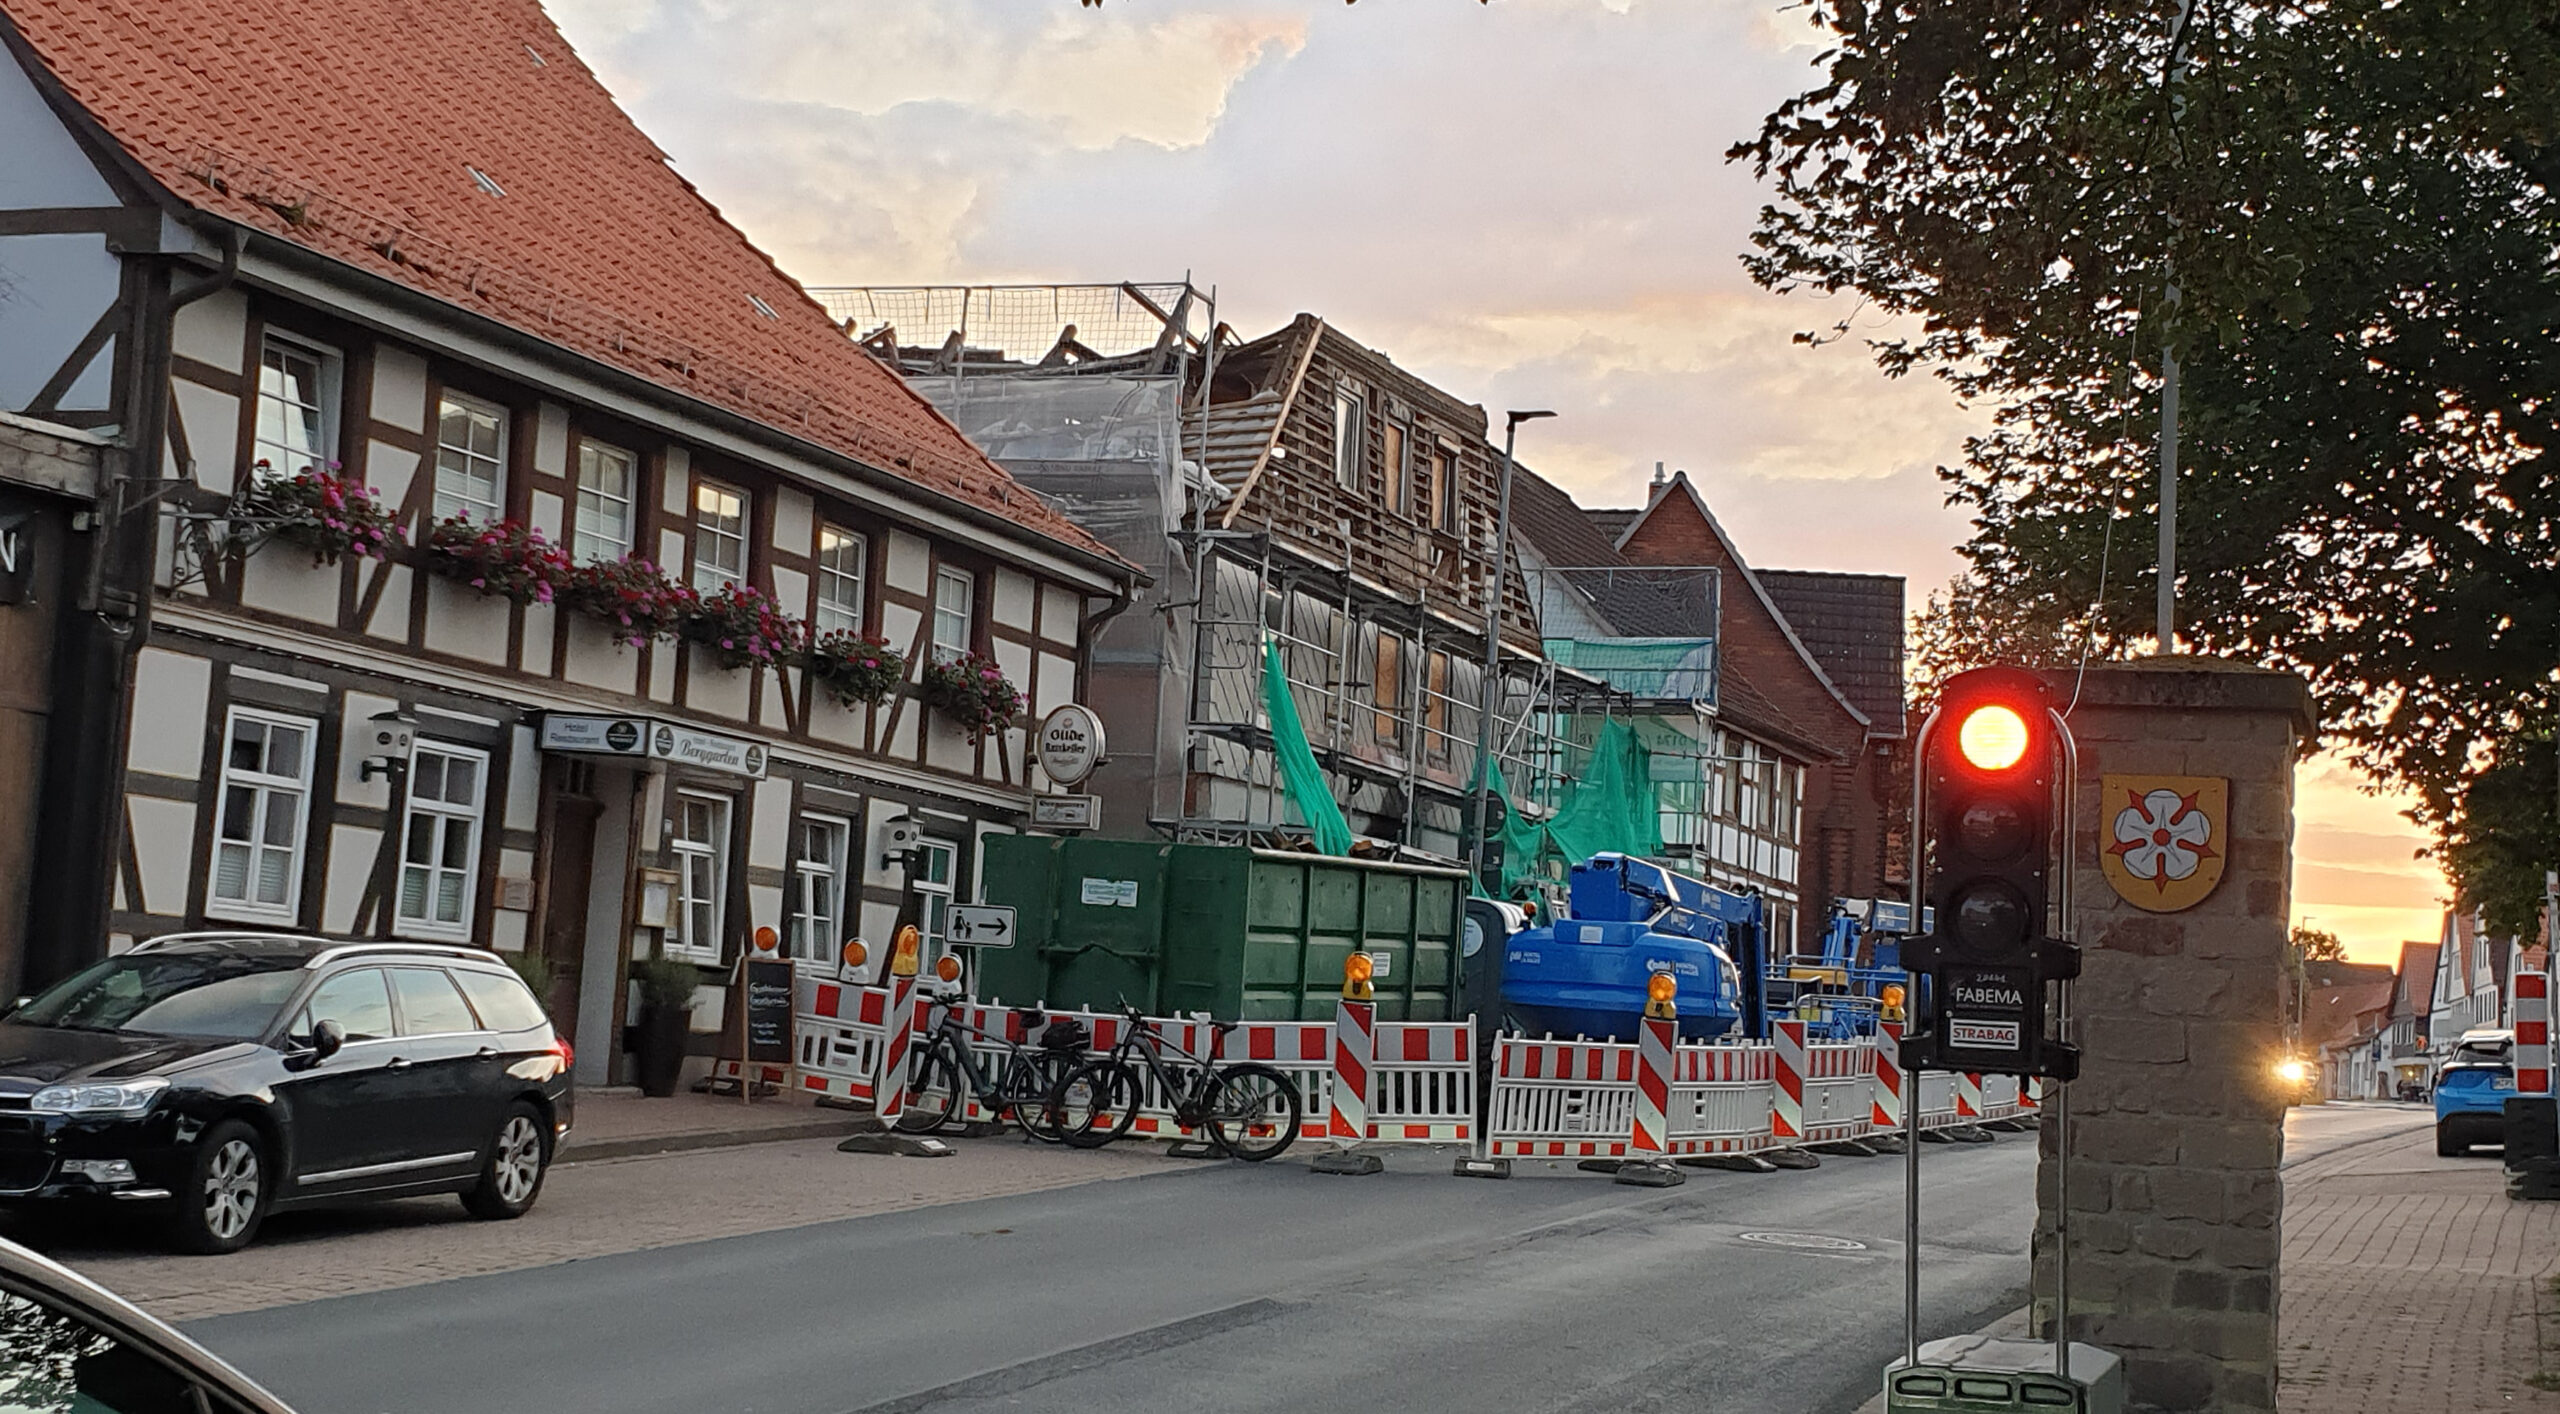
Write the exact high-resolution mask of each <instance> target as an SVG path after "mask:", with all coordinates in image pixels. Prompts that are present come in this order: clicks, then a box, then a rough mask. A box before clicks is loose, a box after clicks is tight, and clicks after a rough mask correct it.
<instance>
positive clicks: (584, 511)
mask: <svg viewBox="0 0 2560 1414" xmlns="http://www.w3.org/2000/svg"><path fill="white" fill-rule="evenodd" d="M639 479H640V459H639V458H637V457H635V456H633V455H631V454H630V453H629V452H626V451H624V450H623V449H621V448H620V447H609V446H606V445H605V444H604V443H602V442H586V441H581V442H580V443H578V516H577V521H576V523H575V524H574V525H572V526H571V527H570V534H569V553H570V554H571V555H573V556H575V557H576V558H577V559H579V560H580V561H582V562H583V561H588V560H618V559H621V558H622V557H623V556H625V555H628V554H630V553H631V503H632V502H633V500H635V499H636V498H637V494H638V493H637V487H638V483H639Z"/></svg>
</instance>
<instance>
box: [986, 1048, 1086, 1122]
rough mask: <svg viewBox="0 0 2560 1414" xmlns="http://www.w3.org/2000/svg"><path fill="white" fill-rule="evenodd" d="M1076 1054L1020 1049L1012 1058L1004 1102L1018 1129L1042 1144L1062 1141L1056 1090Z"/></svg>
mask: <svg viewBox="0 0 2560 1414" xmlns="http://www.w3.org/2000/svg"><path fill="white" fill-rule="evenodd" d="M1079 1062H1080V1058H1079V1057H1076V1056H1069V1055H1060V1054H1057V1053H1055V1052H1046V1051H1044V1052H1037V1053H1034V1052H1024V1053H1023V1054H1022V1055H1020V1056H1017V1057H1015V1058H1014V1060H1013V1062H1012V1065H1011V1075H1010V1078H1009V1080H1008V1081H1007V1084H1006V1088H1005V1099H1006V1104H1007V1105H1008V1107H1009V1108H1011V1109H1012V1111H1013V1122H1014V1123H1016V1124H1019V1125H1021V1126H1022V1132H1023V1133H1025V1134H1028V1135H1030V1136H1031V1137H1032V1138H1034V1139H1037V1140H1039V1141H1041V1142H1042V1143H1044V1144H1061V1143H1064V1142H1066V1137H1067V1133H1066V1130H1065V1128H1064V1127H1063V1125H1062V1123H1061V1107H1060V1105H1059V1101H1058V1089H1059V1087H1060V1086H1061V1085H1062V1084H1063V1083H1064V1082H1065V1080H1066V1078H1067V1075H1068V1073H1069V1072H1071V1071H1073V1070H1074V1069H1075V1068H1076V1066H1077V1065H1078V1064H1079Z"/></svg>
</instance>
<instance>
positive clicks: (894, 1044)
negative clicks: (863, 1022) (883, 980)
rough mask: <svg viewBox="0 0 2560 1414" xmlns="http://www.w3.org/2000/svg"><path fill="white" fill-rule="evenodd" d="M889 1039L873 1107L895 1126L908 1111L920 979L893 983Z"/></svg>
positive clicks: (875, 1085) (882, 1052) (895, 979)
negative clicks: (910, 1052) (909, 1058)
mask: <svg viewBox="0 0 2560 1414" xmlns="http://www.w3.org/2000/svg"><path fill="white" fill-rule="evenodd" d="M888 1018H889V1036H888V1040H887V1043H886V1044H884V1045H882V1046H881V1047H880V1074H879V1076H878V1078H877V1079H875V1080H874V1081H873V1083H872V1093H871V1107H872V1109H873V1111H874V1112H875V1113H877V1114H878V1115H879V1116H880V1118H881V1120H882V1121H883V1122H885V1123H888V1124H891V1125H895V1124H896V1123H897V1122H898V1117H899V1116H900V1115H902V1114H905V1113H906V1111H907V1049H908V1047H910V1046H912V1045H913V1044H914V1043H915V1033H916V1022H917V1020H918V1017H917V1008H916V979H914V978H913V977H892V978H891V979H890V980H889V1011H888Z"/></svg>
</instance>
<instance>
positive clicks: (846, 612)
mask: <svg viewBox="0 0 2560 1414" xmlns="http://www.w3.org/2000/svg"><path fill="white" fill-rule="evenodd" d="M870 548H871V547H870V544H869V542H867V541H865V540H864V539H863V538H862V537H861V536H859V535H856V534H854V533H853V532H852V531H850V530H844V529H840V528H838V527H836V526H832V525H824V526H820V527H819V528H818V612H817V615H816V625H815V626H816V628H817V630H818V632H820V633H838V632H842V633H860V632H862V574H863V568H864V561H865V559H866V558H867V556H868V554H869V551H870Z"/></svg>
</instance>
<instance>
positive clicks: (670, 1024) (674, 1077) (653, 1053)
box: [631, 952, 702, 1099]
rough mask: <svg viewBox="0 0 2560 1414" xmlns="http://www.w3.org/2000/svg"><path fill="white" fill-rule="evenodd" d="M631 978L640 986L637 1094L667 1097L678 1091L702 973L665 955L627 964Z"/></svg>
mask: <svg viewBox="0 0 2560 1414" xmlns="http://www.w3.org/2000/svg"><path fill="white" fill-rule="evenodd" d="M631 980H632V981H634V982H637V983H639V984H640V1019H639V1022H638V1024H637V1026H636V1027H635V1028H634V1029H635V1030H636V1031H637V1032H638V1037H637V1040H638V1045H637V1046H636V1048H635V1049H637V1050H638V1051H639V1053H640V1093H641V1094H643V1095H651V1096H656V1097H658V1098H661V1099H663V1098H665V1097H666V1096H669V1095H672V1094H674V1093H675V1092H676V1082H677V1081H678V1080H680V1079H682V1078H683V1075H684V1047H685V1038H686V1037H687V1036H688V1035H690V1034H691V1033H692V1030H693V991H694V988H696V987H698V986H700V985H701V984H702V972H701V969H699V968H697V967H695V966H694V965H693V964H692V963H690V962H687V961H685V960H684V959H682V958H678V957H669V956H667V955H666V954H665V953H663V952H662V953H658V954H656V955H654V956H651V957H648V958H644V959H641V960H640V961H637V962H634V963H633V964H632V965H631Z"/></svg>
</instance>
